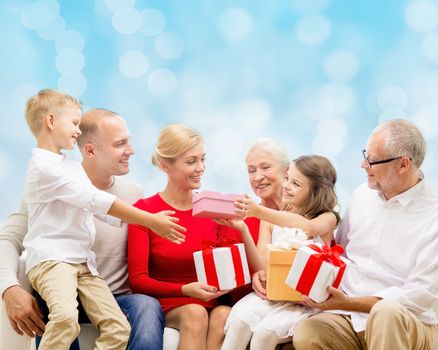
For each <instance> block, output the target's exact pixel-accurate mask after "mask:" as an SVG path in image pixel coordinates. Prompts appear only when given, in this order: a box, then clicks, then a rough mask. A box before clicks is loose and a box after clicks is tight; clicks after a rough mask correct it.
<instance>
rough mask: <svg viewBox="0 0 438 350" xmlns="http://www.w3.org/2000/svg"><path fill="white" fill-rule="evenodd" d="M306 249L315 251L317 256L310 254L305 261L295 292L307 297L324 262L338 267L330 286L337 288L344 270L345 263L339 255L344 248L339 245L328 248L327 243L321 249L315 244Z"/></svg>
mask: <svg viewBox="0 0 438 350" xmlns="http://www.w3.org/2000/svg"><path fill="white" fill-rule="evenodd" d="M308 247H309V248H311V249H312V250H314V251H316V252H317V254H312V255H311V256H310V257H309V259H308V260H307V263H306V265H305V267H304V270H303V273H302V275H301V277H300V279H299V280H298V283H297V286H296V290H297V291H299V292H300V293H302V294H304V295H309V293H310V290H311V289H312V286H313V283H314V281H315V279H316V276H317V275H318V273H319V269H320V268H321V265H322V263H323V262H324V261H326V262H329V263H331V264H332V265H334V266H337V267H339V271H338V274H337V276H336V279H335V281H334V282H333V284H332V286H333V287H334V288H338V287H339V285H340V283H341V280H342V277H343V275H344V272H345V268H346V264H345V262H344V261H342V259H341V254H342V253H343V252H344V248H342V246H340V245H339V244H336V245H335V246H333V247H330V245H329V244H328V243H324V245H323V246H322V247H320V246H319V245H316V244H309V245H308Z"/></svg>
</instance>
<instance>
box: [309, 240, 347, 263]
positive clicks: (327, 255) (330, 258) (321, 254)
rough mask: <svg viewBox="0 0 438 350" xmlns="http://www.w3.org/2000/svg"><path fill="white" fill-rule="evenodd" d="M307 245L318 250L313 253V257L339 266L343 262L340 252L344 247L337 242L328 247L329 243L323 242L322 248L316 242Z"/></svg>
mask: <svg viewBox="0 0 438 350" xmlns="http://www.w3.org/2000/svg"><path fill="white" fill-rule="evenodd" d="M308 247H309V248H311V249H313V250H314V251H316V252H318V254H315V255H314V257H315V258H319V259H322V260H323V261H327V262H331V263H332V264H333V265H335V266H338V267H341V266H342V264H345V263H344V262H343V261H342V260H341V254H342V253H343V252H344V248H342V246H340V245H339V244H336V245H334V246H333V247H330V244H329V243H327V242H325V243H324V245H323V246H322V248H321V247H320V246H319V245H316V244H309V245H308Z"/></svg>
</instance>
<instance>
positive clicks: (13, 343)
mask: <svg viewBox="0 0 438 350" xmlns="http://www.w3.org/2000/svg"><path fill="white" fill-rule="evenodd" d="M19 280H20V283H21V285H22V286H23V287H24V288H26V289H27V290H29V291H30V285H29V282H28V281H27V278H26V276H25V274H24V261H22V260H20V269H19ZM434 310H435V312H436V314H437V315H438V303H437V304H435V306H434ZM96 337H97V332H96V330H95V329H94V327H93V326H92V325H91V324H82V325H81V333H80V335H79V345H80V348H81V350H92V349H93V345H94V340H95V339H96ZM178 341H179V332H178V331H177V330H175V329H173V328H168V327H166V328H164V344H163V350H176V348H177V345H178ZM34 349H35V344H34V341H33V340H32V339H31V338H30V337H28V336H27V335H24V336H19V335H18V334H16V333H15V332H14V330H13V329H12V327H11V326H10V324H9V320H8V317H7V315H6V312H5V308H4V302H3V301H1V304H0V350H34ZM430 350H438V336H437V338H436V339H435V343H434V344H433V346H432V348H431V349H430Z"/></svg>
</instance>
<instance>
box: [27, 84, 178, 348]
mask: <svg viewBox="0 0 438 350" xmlns="http://www.w3.org/2000/svg"><path fill="white" fill-rule="evenodd" d="M80 119H81V103H80V102H79V101H78V100H77V99H75V98H74V97H72V96H69V95H66V94H62V93H60V92H57V91H54V90H42V91H40V92H39V93H38V94H37V95H36V96H33V97H32V98H30V99H29V101H28V102H27V105H26V120H27V122H28V124H29V127H30V129H31V130H32V133H33V134H34V136H35V138H36V141H37V148H35V149H34V150H33V151H32V158H31V160H30V163H29V168H28V173H27V181H26V194H25V196H26V202H27V205H28V211H29V216H28V217H29V219H28V221H29V222H28V226H29V231H28V234H27V235H26V237H25V239H24V242H23V245H24V247H25V249H26V251H27V254H28V256H27V260H26V273H27V275H28V277H29V280H30V281H31V283H32V286H33V288H34V289H35V290H37V291H38V293H39V294H40V295H41V296H42V298H43V299H44V300H45V301H46V303H47V305H48V307H49V311H50V315H49V320H50V321H49V322H48V323H47V325H46V329H45V333H44V335H43V338H42V341H41V344H40V348H39V349H40V350H46V349H47V350H48V349H50V350H52V349H57V350H58V349H60V350H62V349H69V347H70V344H71V342H72V341H73V340H74V339H75V338H76V337H77V335H78V333H79V325H78V320H77V319H78V311H77V301H76V297H77V295H79V298H80V299H81V303H82V305H83V306H84V308H85V310H86V312H87V314H88V316H89V318H90V320H91V322H92V323H93V324H94V325H95V327H96V328H98V330H99V331H100V336H99V337H98V339H97V340H96V347H95V348H96V349H105V350H110V349H125V348H126V346H127V343H128V338H129V332H130V326H129V323H128V321H127V320H126V317H125V316H124V315H123V313H122V312H121V310H120V308H119V306H118V304H117V303H116V301H115V300H114V297H113V295H112V293H111V292H110V290H109V288H108V287H107V285H106V284H105V282H104V281H103V280H102V279H101V278H100V277H98V276H97V271H96V262H95V256H94V253H93V252H92V251H91V249H90V248H91V246H92V244H93V241H94V235H95V228H94V223H93V214H95V215H100V216H102V218H103V219H104V220H107V221H108V222H114V223H115V224H117V219H115V218H114V217H108V216H106V214H110V215H112V216H116V217H119V218H121V219H122V220H124V221H127V222H131V223H137V224H141V225H144V226H148V227H150V228H154V230H155V229H157V230H158V231H156V232H157V233H159V234H160V235H162V236H163V237H164V238H167V239H169V240H171V241H174V242H176V243H180V242H182V241H183V240H184V235H183V234H182V233H181V232H184V231H185V229H184V228H183V227H181V226H179V225H178V224H177V223H176V219H175V218H173V217H171V216H169V215H171V214H172V212H170V211H166V212H161V213H158V214H150V213H146V212H144V211H140V210H137V209H136V208H134V207H132V206H130V205H128V204H126V203H124V202H122V201H120V200H118V199H116V198H115V197H114V196H113V195H111V194H109V193H106V192H104V191H100V190H98V189H97V188H95V187H94V186H93V185H92V184H91V182H90V180H89V179H88V177H87V176H86V174H85V172H84V170H83V168H82V166H81V165H80V164H79V163H77V162H74V161H70V160H68V159H67V158H66V157H65V156H64V155H63V154H62V153H61V150H62V149H67V150H69V149H72V148H74V146H75V144H76V142H77V139H78V137H79V136H80V135H81V131H80V129H79V125H80ZM118 223H120V220H119V221H118Z"/></svg>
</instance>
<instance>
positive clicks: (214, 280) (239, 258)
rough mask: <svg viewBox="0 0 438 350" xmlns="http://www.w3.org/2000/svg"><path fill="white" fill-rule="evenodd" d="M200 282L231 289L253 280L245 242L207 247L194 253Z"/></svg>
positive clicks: (221, 288) (220, 288) (222, 288)
mask: <svg viewBox="0 0 438 350" xmlns="http://www.w3.org/2000/svg"><path fill="white" fill-rule="evenodd" d="M193 258H194V261H195V268H196V276H197V277H198V282H203V283H206V284H208V285H210V286H215V287H217V288H218V289H219V290H231V289H234V288H236V287H239V286H243V285H245V284H248V283H250V282H251V275H250V272H249V268H248V261H247V259H246V254H245V247H244V245H243V243H237V244H229V245H228V246H226V247H216V248H212V247H209V248H206V249H203V250H200V251H197V252H194V253H193Z"/></svg>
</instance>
